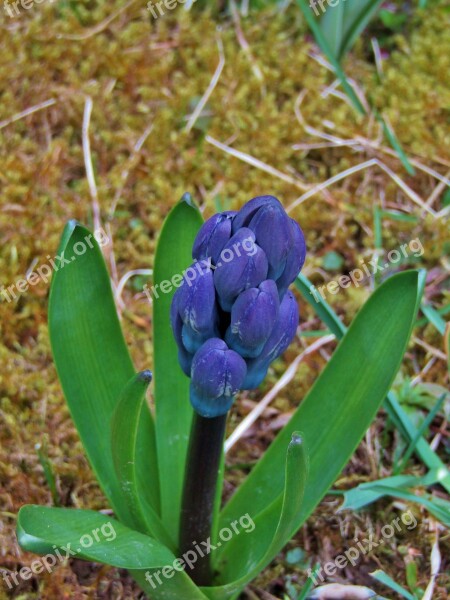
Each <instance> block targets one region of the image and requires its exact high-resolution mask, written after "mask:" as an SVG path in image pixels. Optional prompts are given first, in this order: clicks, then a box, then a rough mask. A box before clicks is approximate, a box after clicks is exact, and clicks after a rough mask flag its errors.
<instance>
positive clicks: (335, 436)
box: [221, 271, 418, 580]
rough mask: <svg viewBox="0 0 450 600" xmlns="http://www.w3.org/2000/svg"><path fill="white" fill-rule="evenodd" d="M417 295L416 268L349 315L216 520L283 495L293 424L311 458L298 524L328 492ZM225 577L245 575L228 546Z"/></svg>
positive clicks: (359, 432)
mask: <svg viewBox="0 0 450 600" xmlns="http://www.w3.org/2000/svg"><path fill="white" fill-rule="evenodd" d="M417 300H418V273H417V271H407V272H404V273H400V274H397V275H395V276H393V277H391V278H390V279H388V280H387V281H386V282H385V283H384V284H383V285H382V286H380V288H379V289H378V290H377V291H376V292H375V293H374V294H373V295H372V296H371V298H370V299H369V300H368V301H367V303H366V304H365V305H364V307H363V308H362V309H361V310H360V312H359V313H358V315H357V316H356V318H355V319H354V321H353V323H352V325H351V327H350V328H349V330H348V332H347V334H346V335H345V337H344V339H343V340H342V342H341V343H340V344H339V346H338V348H337V349H336V351H335V353H334V355H333V357H332V359H331V360H330V362H329V363H328V365H327V366H326V368H325V369H324V371H323V372H322V374H321V376H320V377H319V378H318V379H317V381H316V383H315V385H314V386H313V388H312V389H311V391H310V392H309V394H308V395H307V397H306V398H305V399H304V400H303V402H302V403H301V405H300V406H299V408H298V409H297V410H296V412H295V413H294V415H293V417H292V418H291V420H290V421H289V423H288V424H287V426H286V427H284V429H283V430H282V431H281V432H280V434H279V435H278V436H277V438H276V439H275V441H274V442H273V443H272V444H271V446H270V447H269V449H268V450H267V451H266V453H265V454H264V456H263V457H262V459H261V460H260V461H259V462H258V464H257V465H256V467H254V469H253V470H252V472H251V473H250V475H249V476H248V477H247V479H246V480H245V481H244V483H243V484H242V485H241V486H240V488H239V489H238V490H237V492H236V493H235V494H234V496H232V498H231V499H230V501H229V502H228V504H227V505H226V506H225V508H224V510H223V512H222V521H221V526H227V525H228V524H229V523H230V522H232V521H233V520H235V519H239V516H240V515H242V514H246V513H247V512H249V511H251V512H252V513H253V514H256V515H257V514H258V513H260V512H261V511H263V510H265V507H266V506H268V505H269V504H271V503H272V502H273V501H274V500H275V499H276V498H277V497H278V496H279V494H280V493H281V491H282V489H283V485H284V474H283V473H282V471H281V469H280V464H281V462H282V454H283V448H285V447H286V445H287V443H288V440H289V437H290V436H291V435H292V433H293V432H294V431H296V430H297V429H301V430H302V431H304V437H305V444H306V445H307V447H308V451H309V453H310V457H311V468H310V476H309V479H308V489H307V494H306V496H305V499H304V502H303V505H302V508H301V510H300V511H299V513H298V515H297V521H296V528H297V529H298V528H300V526H301V525H302V523H304V521H305V520H306V519H307V517H308V516H309V515H310V514H311V512H312V511H313V510H314V508H315V507H316V506H317V504H318V503H319V502H320V500H321V499H322V497H323V496H324V495H325V494H326V492H327V490H328V489H329V488H330V486H331V485H332V483H333V482H334V481H335V479H336V477H337V476H338V475H339V473H340V472H341V471H342V469H343V467H344V466H345V464H346V463H347V461H348V459H349V458H350V456H351V455H352V453H353V452H354V450H355V449H356V447H357V446H358V444H359V442H360V441H361V438H362V436H363V435H364V433H365V431H366V430H367V428H368V427H369V425H370V423H371V421H372V420H373V418H374V417H375V414H376V412H377V410H378V408H379V406H380V404H381V402H382V401H383V399H384V397H385V395H386V393H387V391H388V390H389V387H390V385H391V383H392V381H393V379H394V377H395V374H396V372H397V370H398V368H399V366H400V364H401V360H402V357H403V354H404V351H405V348H406V344H407V342H408V339H409V336H410V334H411V329H412V325H413V322H414V318H415V314H416V308H417ZM221 560H224V561H225V560H227V561H228V562H229V565H228V568H227V572H228V576H229V579H230V580H232V579H233V578H239V577H241V576H242V575H243V573H242V568H241V564H240V561H241V559H240V558H239V557H236V552H235V553H234V556H233V555H232V554H231V553H230V552H229V551H228V547H227V546H225V547H224V549H223V550H222V551H221Z"/></svg>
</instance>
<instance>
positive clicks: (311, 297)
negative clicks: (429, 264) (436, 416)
mask: <svg viewBox="0 0 450 600" xmlns="http://www.w3.org/2000/svg"><path fill="white" fill-rule="evenodd" d="M425 276H426V272H425V271H420V278H421V279H420V282H419V287H420V291H419V293H418V294H417V302H418V303H419V302H420V299H421V298H422V294H423V287H424V283H425ZM295 286H296V287H297V289H298V290H299V291H300V292H301V294H302V296H303V297H304V299H305V300H306V301H307V302H308V303H309V304H310V305H311V306H312V307H313V309H314V311H315V312H316V314H317V315H318V316H319V317H320V319H321V320H322V321H323V322H324V323H325V325H327V327H328V328H329V329H330V331H331V332H332V333H334V335H335V336H336V337H337V338H338V339H341V338H342V337H343V336H344V334H345V332H346V331H347V329H346V327H345V325H344V324H343V323H342V321H341V320H340V319H339V317H338V316H337V315H336V313H335V312H334V311H333V309H332V308H331V307H330V305H329V304H328V303H327V302H326V301H325V300H324V299H323V298H322V297H321V295H320V294H319V292H318V291H317V289H316V288H315V286H314V285H313V284H312V283H311V282H310V281H309V280H308V279H307V278H306V277H305V276H304V275H302V274H300V275H299V276H298V277H297V279H296V281H295ZM449 335H450V328H449ZM385 409H386V411H387V413H388V414H389V417H390V418H391V419H392V421H393V422H394V423H395V425H396V427H397V428H398V430H399V431H400V433H401V434H402V435H403V436H404V437H405V438H406V439H407V441H412V440H415V439H417V429H416V428H415V427H414V425H413V424H412V423H411V420H410V418H409V417H408V415H407V414H406V413H405V411H404V410H403V408H402V407H401V405H400V403H399V402H398V401H397V399H396V397H395V395H394V394H393V393H392V392H389V393H388V395H387V397H386V402H385ZM414 450H415V452H416V454H417V455H418V456H419V458H420V459H421V460H422V461H423V462H424V463H425V464H426V465H427V467H428V468H429V469H443V470H445V469H446V466H445V465H444V463H443V462H442V460H441V459H440V458H439V456H438V455H437V454H436V453H435V452H434V451H433V450H432V449H431V447H430V445H429V444H428V442H427V441H426V440H425V438H423V437H421V438H420V439H419V440H418V441H417V443H416V444H415V447H414ZM441 485H442V486H443V487H444V488H445V489H446V490H447V492H449V493H450V475H448V476H447V477H445V478H444V479H443V480H442V481H441Z"/></svg>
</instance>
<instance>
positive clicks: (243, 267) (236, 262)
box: [214, 227, 268, 312]
mask: <svg viewBox="0 0 450 600" xmlns="http://www.w3.org/2000/svg"><path fill="white" fill-rule="evenodd" d="M267 271H268V263H267V258H266V255H265V254H264V252H263V251H262V250H261V248H260V247H259V246H258V245H257V244H255V234H254V233H253V231H251V230H250V229H246V228H245V227H242V228H241V229H239V231H238V232H237V233H236V234H235V235H233V237H232V238H231V239H230V240H229V242H228V243H227V244H226V245H225V247H224V249H223V250H222V252H221V254H220V260H219V262H218V263H217V268H216V270H215V272H214V284H215V286H216V290H217V294H218V300H219V304H220V306H221V307H222V309H223V310H224V311H228V312H230V311H231V307H232V306H233V303H234V301H235V300H236V298H237V297H238V296H239V294H241V293H242V292H245V290H248V289H249V288H251V287H257V286H258V285H259V284H260V283H261V282H262V281H264V280H265V279H267Z"/></svg>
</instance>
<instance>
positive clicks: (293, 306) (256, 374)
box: [242, 291, 299, 390]
mask: <svg viewBox="0 0 450 600" xmlns="http://www.w3.org/2000/svg"><path fill="white" fill-rule="evenodd" d="M298 319H299V312H298V304H297V301H296V299H295V297H294V295H293V294H292V292H290V291H288V292H287V293H286V295H285V296H284V298H283V300H282V302H281V305H280V310H279V313H278V319H277V322H276V323H275V326H274V328H273V330H272V333H271V334H270V337H269V339H268V340H267V342H266V344H265V345H264V348H263V350H262V352H261V355H260V356H258V358H254V359H251V360H248V361H247V376H246V378H245V381H244V385H243V388H242V389H244V390H251V389H254V388H256V387H258V386H259V385H260V384H261V382H262V381H263V379H264V377H265V376H266V374H267V370H268V368H269V366H270V363H272V362H273V361H274V360H275V359H277V358H278V357H279V356H281V354H283V352H284V351H285V350H286V348H287V347H288V346H289V344H290V343H291V342H292V340H293V339H294V337H295V334H296V332H297V327H298Z"/></svg>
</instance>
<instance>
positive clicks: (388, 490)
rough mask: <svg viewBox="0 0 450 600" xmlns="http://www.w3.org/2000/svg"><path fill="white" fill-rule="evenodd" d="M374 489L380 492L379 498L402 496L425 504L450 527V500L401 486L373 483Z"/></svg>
mask: <svg viewBox="0 0 450 600" xmlns="http://www.w3.org/2000/svg"><path fill="white" fill-rule="evenodd" d="M371 489H372V491H373V492H374V493H375V494H378V497H379V498H382V497H383V496H390V497H392V498H401V499H402V500H407V501H408V502H414V503H415V504H420V505H421V506H424V507H425V508H426V509H427V510H428V512H429V513H431V514H432V515H433V516H434V517H435V518H436V519H438V520H439V521H441V522H442V523H443V524H444V525H446V526H447V527H450V502H447V501H446V500H442V499H440V498H436V497H433V496H418V495H416V494H413V493H412V492H408V491H407V490H402V489H399V488H396V489H393V488H392V487H390V486H387V485H386V486H385V485H382V484H373V485H372V488H371Z"/></svg>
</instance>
